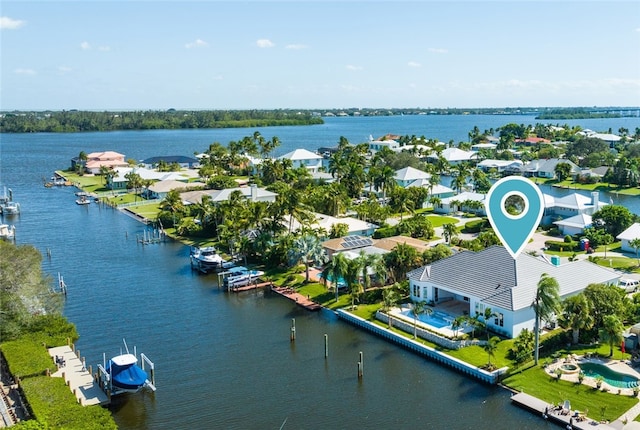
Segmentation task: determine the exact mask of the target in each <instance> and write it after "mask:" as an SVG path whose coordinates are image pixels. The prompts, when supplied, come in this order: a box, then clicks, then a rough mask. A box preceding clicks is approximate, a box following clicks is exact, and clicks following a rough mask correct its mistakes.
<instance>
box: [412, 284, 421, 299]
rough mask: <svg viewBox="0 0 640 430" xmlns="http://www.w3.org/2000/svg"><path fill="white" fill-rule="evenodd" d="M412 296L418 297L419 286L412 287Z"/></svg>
mask: <svg viewBox="0 0 640 430" xmlns="http://www.w3.org/2000/svg"><path fill="white" fill-rule="evenodd" d="M413 296H414V297H420V286H419V285H415V284H414V285H413Z"/></svg>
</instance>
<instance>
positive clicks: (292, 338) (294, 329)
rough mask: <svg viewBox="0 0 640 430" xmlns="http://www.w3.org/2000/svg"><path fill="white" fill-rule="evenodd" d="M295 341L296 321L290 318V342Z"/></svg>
mask: <svg viewBox="0 0 640 430" xmlns="http://www.w3.org/2000/svg"><path fill="white" fill-rule="evenodd" d="M295 340H296V319H295V318H291V342H294V341H295Z"/></svg>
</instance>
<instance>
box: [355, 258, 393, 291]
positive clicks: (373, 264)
mask: <svg viewBox="0 0 640 430" xmlns="http://www.w3.org/2000/svg"><path fill="white" fill-rule="evenodd" d="M358 258H360V260H361V262H360V264H361V265H362V283H363V287H364V292H365V293H366V292H367V289H369V287H371V276H375V277H376V278H377V279H380V282H381V283H382V285H383V286H384V284H385V280H386V276H387V266H386V265H385V264H384V259H383V258H382V255H381V254H367V253H365V252H364V251H360V255H359V256H358ZM369 269H371V274H370V273H369Z"/></svg>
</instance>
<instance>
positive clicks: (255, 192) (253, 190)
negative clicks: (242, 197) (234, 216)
mask: <svg viewBox="0 0 640 430" xmlns="http://www.w3.org/2000/svg"><path fill="white" fill-rule="evenodd" d="M251 201H252V202H256V201H258V186H257V185H256V184H251Z"/></svg>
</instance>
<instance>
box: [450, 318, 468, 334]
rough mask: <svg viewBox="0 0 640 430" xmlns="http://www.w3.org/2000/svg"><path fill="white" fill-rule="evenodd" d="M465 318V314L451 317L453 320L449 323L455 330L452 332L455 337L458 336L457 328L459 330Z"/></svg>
mask: <svg viewBox="0 0 640 430" xmlns="http://www.w3.org/2000/svg"><path fill="white" fill-rule="evenodd" d="M466 320H467V317H466V316H465V315H458V316H457V317H455V318H454V319H453V322H452V323H451V328H452V329H453V331H454V332H455V334H454V337H455V338H457V337H458V330H460V327H462V325H463V324H464V323H465V321H466Z"/></svg>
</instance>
